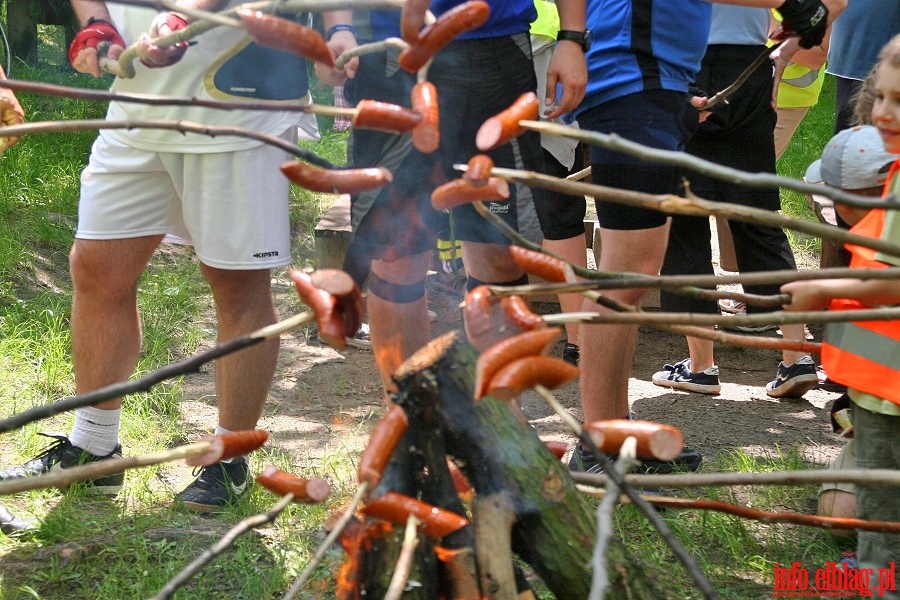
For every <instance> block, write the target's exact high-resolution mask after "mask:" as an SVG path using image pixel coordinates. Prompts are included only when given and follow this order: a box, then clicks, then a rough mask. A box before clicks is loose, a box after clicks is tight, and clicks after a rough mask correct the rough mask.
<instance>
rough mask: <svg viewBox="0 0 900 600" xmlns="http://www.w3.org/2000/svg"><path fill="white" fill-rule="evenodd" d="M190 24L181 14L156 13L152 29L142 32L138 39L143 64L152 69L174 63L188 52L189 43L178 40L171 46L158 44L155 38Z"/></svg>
mask: <svg viewBox="0 0 900 600" xmlns="http://www.w3.org/2000/svg"><path fill="white" fill-rule="evenodd" d="M187 26H188V23H187V21H185V20H184V19H183V18H182V17H181V16H180V15H178V14H176V13H173V12H169V13H160V14H158V15H156V17H155V18H154V19H153V21H152V22H151V23H150V31H148V32H147V33H142V34H141V35H140V37H139V38H138V41H137V55H138V58H139V59H140V60H141V64H142V65H144V66H145V67H149V68H151V69H156V68H159V67H168V66H171V65H174V64H175V63H177V62H178V61H179V60H181V57H182V56H184V53H185V52H187V49H188V43H187V42H178V43H177V44H173V45H171V46H157V45H156V44H154V43H153V42H154V40H155V39H156V38H158V37H162V36H164V35H169V34H170V33H172V32H174V31H178V30H179V29H184V28H185V27H187Z"/></svg>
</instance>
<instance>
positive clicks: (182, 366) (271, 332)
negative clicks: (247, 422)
mask: <svg viewBox="0 0 900 600" xmlns="http://www.w3.org/2000/svg"><path fill="white" fill-rule="evenodd" d="M313 320H315V315H314V314H313V313H311V312H303V313H300V314H298V315H294V316H293V317H290V318H288V319H285V320H283V321H280V322H278V323H275V324H274V325H270V326H268V327H263V328H261V329H258V330H256V331H254V332H251V333H248V334H247V335H242V336H240V337H237V338H234V339H233V340H229V341H227V342H224V343H222V344H219V345H217V346H213V347H212V348H210V349H209V350H206V351H204V352H200V353H199V354H195V355H194V356H191V357H189V358H186V359H184V360H181V361H178V362H175V363H171V364H168V365H166V366H164V367H161V368H159V369H156V370H155V371H151V372H150V373H147V374H146V375H144V376H143V377H139V378H138V379H135V380H133V381H123V382H120V383H114V384H112V385H108V386H106V387H103V388H100V389H98V390H94V391H92V392H88V393H85V394H79V395H77V396H70V397H68V398H63V399H62V400H59V401H58V402H53V403H51V404H42V405H40V406H35V407H33V408H30V409H28V410H26V411H23V412H21V413H18V414H16V415H13V416H11V417H8V418H6V419H3V420H2V421H0V433H3V432H6V431H12V430H14V429H18V428H19V427H23V426H25V425H27V424H28V423H32V422H34V421H38V420H40V419H46V418H48V417H52V416H54V415H58V414H60V413H64V412H66V411H69V410H74V409H76V408H81V407H82V406H93V405H95V404H98V403H100V402H103V401H104V400H110V399H112V398H119V397H121V396H125V395H127V394H133V393H135V392H146V391H147V390H149V389H150V388H152V387H153V386H154V385H156V384H157V383H159V382H161V381H165V380H167V379H172V378H173V377H177V376H179V375H186V374H187V373H194V372H196V371H197V370H199V368H200V366H201V365H204V364H206V363H208V362H210V361H212V360H215V359H217V358H219V357H220V356H225V355H226V354H231V353H232V352H236V351H238V350H241V349H243V348H246V347H248V346H252V345H254V344H258V343H260V342H263V341H265V340H267V339H270V338H273V337H275V336H278V335H281V334H282V333H285V332H287V331H291V330H292V329H296V328H297V327H301V326H303V325H305V324H307V323H311V322H312V321H313Z"/></svg>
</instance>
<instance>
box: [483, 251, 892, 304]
mask: <svg viewBox="0 0 900 600" xmlns="http://www.w3.org/2000/svg"><path fill="white" fill-rule="evenodd" d="M516 241H518V240H516ZM573 266H574V265H573ZM578 275H579V276H582V277H585V275H582V274H581V273H578ZM587 276H588V277H590V281H580V282H577V283H539V284H537V283H536V284H529V285H515V286H509V287H496V286H491V287H490V290H491V294H494V295H496V296H529V295H533V294H566V293H571V292H583V291H587V290H620V289H630V288H656V287H658V288H662V289H670V288H675V289H677V288H681V287H685V286H715V285H719V284H723V285H728V284H742V285H761V284H773V285H774V284H783V283H788V282H789V281H808V280H811V279H844V278H851V279H862V280H867V279H900V268H898V267H889V268H886V269H850V268H842V267H840V268H827V269H816V270H812V271H794V270H791V269H782V270H778V271H762V272H755V273H742V274H738V275H658V276H652V275H643V274H640V273H627V272H623V273H614V272H611V271H593V270H588V275H587ZM706 291H710V292H711V291H713V290H706ZM723 297H726V296H723Z"/></svg>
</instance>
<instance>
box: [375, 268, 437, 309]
mask: <svg viewBox="0 0 900 600" xmlns="http://www.w3.org/2000/svg"><path fill="white" fill-rule="evenodd" d="M368 292H369V294H370V295H372V296H377V297H378V298H381V299H382V300H386V301H388V302H392V303H394V304H411V303H413V302H417V301H419V300H421V299H422V298H423V297H424V296H425V278H424V277H423V278H422V279H420V280H418V281H414V282H412V283H398V282H395V281H390V280H388V279H385V278H382V277H381V276H380V275H378V274H377V273H375V272H372V273H370V274H369V284H368Z"/></svg>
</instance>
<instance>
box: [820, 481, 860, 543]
mask: <svg viewBox="0 0 900 600" xmlns="http://www.w3.org/2000/svg"><path fill="white" fill-rule="evenodd" d="M817 514H818V515H819V516H822V517H835V518H838V519H856V518H857V517H858V511H857V505H856V494H851V493H850V492H845V491H844V490H825V491H824V492H821V493H820V494H819V510H818V512H817ZM831 534H832V535H834V536H838V537H850V536H855V535H856V533H855V532H854V531H853V530H849V529H832V530H831Z"/></svg>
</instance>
